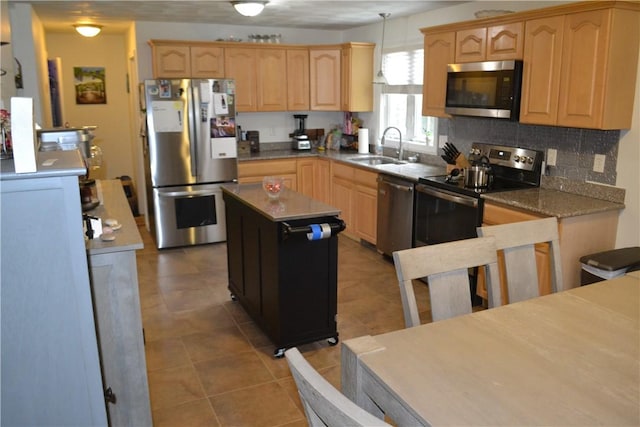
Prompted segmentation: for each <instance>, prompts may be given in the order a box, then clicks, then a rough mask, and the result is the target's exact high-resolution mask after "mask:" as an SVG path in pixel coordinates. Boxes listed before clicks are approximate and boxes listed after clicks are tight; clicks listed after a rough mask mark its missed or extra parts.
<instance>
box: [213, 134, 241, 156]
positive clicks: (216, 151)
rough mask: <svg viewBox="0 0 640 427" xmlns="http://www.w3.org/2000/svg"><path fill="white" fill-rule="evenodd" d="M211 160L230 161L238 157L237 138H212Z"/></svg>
mask: <svg viewBox="0 0 640 427" xmlns="http://www.w3.org/2000/svg"><path fill="white" fill-rule="evenodd" d="M210 141H211V158H212V159H228V158H232V159H233V158H236V157H238V145H237V144H236V138H235V137H229V138H211V140H210Z"/></svg>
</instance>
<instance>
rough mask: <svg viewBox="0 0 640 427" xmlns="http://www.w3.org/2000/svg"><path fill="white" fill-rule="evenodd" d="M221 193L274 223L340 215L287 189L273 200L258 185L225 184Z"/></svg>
mask: <svg viewBox="0 0 640 427" xmlns="http://www.w3.org/2000/svg"><path fill="white" fill-rule="evenodd" d="M222 191H223V193H224V194H227V195H228V196H231V197H234V198H235V199H238V200H239V201H241V202H242V203H244V204H246V205H247V206H249V207H250V208H251V209H253V210H255V211H258V212H259V213H261V214H262V215H264V216H266V217H267V218H269V219H270V220H272V221H276V222H279V221H290V220H295V219H306V218H317V217H323V216H336V215H340V209H338V208H334V207H332V206H329V205H327V204H325V203H322V202H319V201H317V200H314V199H312V198H310V197H307V196H305V195H303V194H300V193H297V192H295V191H292V190H290V189H288V188H284V189H283V190H282V192H281V193H280V197H279V198H277V199H275V200H272V199H270V198H269V196H267V193H265V191H264V190H263V189H262V184H260V183H258V184H225V185H223V186H222Z"/></svg>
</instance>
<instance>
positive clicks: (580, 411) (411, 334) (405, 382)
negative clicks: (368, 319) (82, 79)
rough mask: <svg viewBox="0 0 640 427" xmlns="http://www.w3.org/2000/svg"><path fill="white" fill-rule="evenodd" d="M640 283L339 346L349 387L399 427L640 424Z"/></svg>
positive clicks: (632, 278) (611, 283)
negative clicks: (419, 426) (417, 426)
mask: <svg viewBox="0 0 640 427" xmlns="http://www.w3.org/2000/svg"><path fill="white" fill-rule="evenodd" d="M639 313H640V274H638V273H637V272H635V273H630V274H627V275H625V276H622V277H619V278H615V279H611V280H606V281H603V282H599V283H595V284H592V285H589V286H582V287H579V288H574V289H571V290H567V291H564V292H559V293H556V294H552V295H546V296H542V297H539V298H534V299H530V300H527V301H523V302H519V303H514V304H509V305H505V306H501V307H497V308H493V309H490V310H484V311H479V312H476V313H473V314H469V315H465V316H459V317H455V318H452V319H448V320H442V321H439V322H435V323H430V324H425V325H421V326H417V327H414V328H409V329H402V330H398V331H394V332H390V333H386V334H382V335H377V336H364V337H359V338H355V339H351V340H347V341H344V342H343V343H342V356H341V357H342V390H343V393H344V394H345V395H347V396H348V397H349V398H350V399H352V400H353V401H354V402H356V403H357V404H358V405H360V406H361V407H363V408H364V409H366V410H368V411H370V412H372V413H374V414H376V415H377V416H379V417H382V416H383V414H386V415H388V416H389V417H390V418H391V419H392V420H393V421H394V422H395V423H396V424H397V425H399V426H416V425H432V426H444V425H455V426H470V425H484V426H488V425H490V426H498V425H501V426H516V425H517V426H525V425H527V426H533V425H536V426H537V425H545V426H569V425H574V426H575V425H580V426H585V425H610V426H614V425H615V426H622V425H629V426H631V425H633V426H638V425H640V392H639V388H640V320H639Z"/></svg>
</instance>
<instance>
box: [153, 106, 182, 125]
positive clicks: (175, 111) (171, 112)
mask: <svg viewBox="0 0 640 427" xmlns="http://www.w3.org/2000/svg"><path fill="white" fill-rule="evenodd" d="M151 114H152V115H153V130H154V132H157V133H162V132H182V128H183V122H184V120H185V117H184V104H183V103H182V101H153V102H152V103H151Z"/></svg>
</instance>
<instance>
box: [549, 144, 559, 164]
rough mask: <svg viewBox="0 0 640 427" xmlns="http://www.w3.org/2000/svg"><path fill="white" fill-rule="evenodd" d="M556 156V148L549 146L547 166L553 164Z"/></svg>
mask: <svg viewBox="0 0 640 427" xmlns="http://www.w3.org/2000/svg"><path fill="white" fill-rule="evenodd" d="M557 157H558V150H556V149H555V148H549V149H548V150H547V166H555V165H556V158H557Z"/></svg>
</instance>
